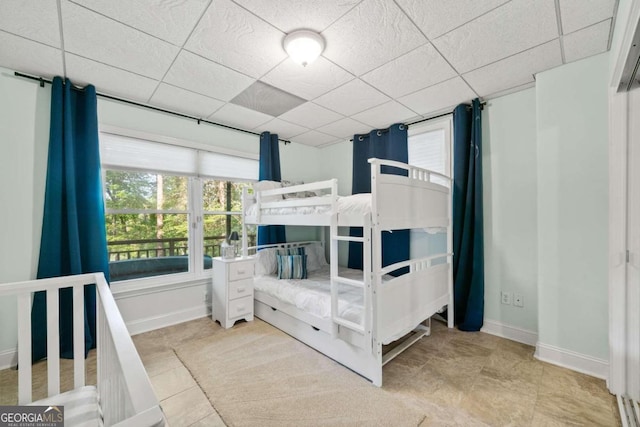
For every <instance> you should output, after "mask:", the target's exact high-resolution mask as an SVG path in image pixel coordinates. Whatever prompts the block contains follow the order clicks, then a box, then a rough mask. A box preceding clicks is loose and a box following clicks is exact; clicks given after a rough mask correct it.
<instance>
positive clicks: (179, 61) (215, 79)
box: [164, 50, 255, 101]
mask: <svg viewBox="0 0 640 427" xmlns="http://www.w3.org/2000/svg"><path fill="white" fill-rule="evenodd" d="M164 81H165V82H167V83H170V84H173V85H175V86H178V87H181V88H184V89H189V90H191V91H193V92H198V93H201V94H203V95H206V96H210V97H212V98H216V99H220V100H222V101H229V100H231V99H232V98H234V97H235V96H236V95H238V94H239V93H240V92H242V91H243V90H245V89H246V88H247V87H249V86H250V85H251V84H252V83H253V82H254V81H255V80H254V79H252V78H250V77H248V76H245V75H244V74H240V73H238V72H237V71H234V70H232V69H230V68H227V67H225V66H223V65H220V64H217V63H215V62H212V61H209V60H207V59H205V58H202V57H200V56H198V55H195V54H193V53H191V52H188V51H185V50H183V51H182V52H180V54H179V55H178V57H177V58H176V60H175V62H174V63H173V65H172V66H171V69H170V70H169V72H168V73H167V75H166V76H165V78H164Z"/></svg>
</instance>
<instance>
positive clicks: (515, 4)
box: [433, 0, 558, 73]
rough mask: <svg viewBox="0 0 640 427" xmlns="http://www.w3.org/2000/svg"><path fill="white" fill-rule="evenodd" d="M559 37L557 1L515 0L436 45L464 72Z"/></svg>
mask: <svg viewBox="0 0 640 427" xmlns="http://www.w3.org/2000/svg"><path fill="white" fill-rule="evenodd" d="M557 37H558V24H557V22H556V9H555V2H554V0H512V1H511V2H509V3H507V4H505V5H503V6H500V7H498V8H496V9H494V10H492V11H491V12H489V13H487V14H485V15H482V16H481V17H479V18H478V19H476V20H474V21H471V22H470V23H468V24H466V25H463V26H462V27H459V28H457V29H455V30H453V31H451V32H449V33H447V34H445V35H444V36H442V37H439V38H437V39H435V40H434V41H433V44H434V45H435V46H436V47H437V48H438V50H439V51H440V52H441V53H442V54H443V55H444V57H445V58H447V59H448V60H449V62H450V63H451V65H453V67H454V68H455V69H456V70H457V71H458V72H460V73H464V72H467V71H471V70H474V69H476V68H479V67H482V66H484V65H487V64H490V63H492V62H495V61H498V60H500V59H503V58H506V57H507V56H510V55H513V54H515V53H518V52H522V51H523V50H526V49H530V48H532V47H534V46H537V45H540V44H542V43H545V42H548V41H551V40H553V39H555V38H557Z"/></svg>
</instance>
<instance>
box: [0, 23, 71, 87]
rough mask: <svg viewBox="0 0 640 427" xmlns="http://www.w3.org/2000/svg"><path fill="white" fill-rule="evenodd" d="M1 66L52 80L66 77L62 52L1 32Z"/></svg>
mask: <svg viewBox="0 0 640 427" xmlns="http://www.w3.org/2000/svg"><path fill="white" fill-rule="evenodd" d="M0 66H2V67H5V68H9V69H13V70H17V71H21V72H23V73H30V74H34V75H37V76H41V77H48V78H51V77H53V76H62V75H64V67H63V64H62V51H61V50H60V49H56V48H53V47H51V46H47V45H45V44H42V43H38V42H34V41H31V40H28V39H25V38H22V37H18V36H14V35H13V34H9V33H5V32H4V31H0Z"/></svg>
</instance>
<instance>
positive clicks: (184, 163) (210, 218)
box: [100, 133, 258, 282]
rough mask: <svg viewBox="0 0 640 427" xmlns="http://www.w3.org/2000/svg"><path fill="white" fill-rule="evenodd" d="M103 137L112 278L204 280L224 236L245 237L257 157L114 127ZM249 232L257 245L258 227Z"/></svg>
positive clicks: (103, 134) (102, 146)
mask: <svg viewBox="0 0 640 427" xmlns="http://www.w3.org/2000/svg"><path fill="white" fill-rule="evenodd" d="M100 143H101V156H102V163H103V174H104V192H105V194H104V197H105V207H106V224H105V226H106V229H107V245H108V252H109V269H110V275H111V281H114V282H115V281H120V280H132V279H141V278H147V277H152V276H160V275H167V274H177V273H181V274H191V275H193V276H194V277H195V278H197V277H199V276H201V275H202V274H203V273H204V272H205V271H206V270H207V269H210V268H211V258H212V257H216V256H219V255H220V244H221V243H222V242H223V241H224V240H225V238H227V237H228V236H229V235H231V233H232V232H234V231H235V232H236V233H237V235H238V237H239V239H241V238H242V217H241V209H242V189H243V188H244V187H246V186H247V185H249V182H250V181H251V180H255V179H256V178H257V175H258V162H257V159H247V158H243V157H239V156H237V155H235V156H234V155H229V154H226V153H213V152H210V151H203V150H198V149H194V148H191V147H185V146H178V145H174V144H165V143H159V142H154V141H149V140H143V139H139V138H130V137H124V136H121V135H114V134H111V133H101V139H100ZM256 157H257V156H256ZM248 234H249V235H248V239H249V243H250V245H252V244H255V243H254V242H255V228H254V229H253V230H250V231H249V233H248ZM238 243H240V242H238Z"/></svg>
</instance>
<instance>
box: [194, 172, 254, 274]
mask: <svg viewBox="0 0 640 427" xmlns="http://www.w3.org/2000/svg"><path fill="white" fill-rule="evenodd" d="M246 187H248V184H247V183H245V182H231V181H220V180H214V179H206V180H203V181H202V200H203V216H202V218H203V233H204V238H203V253H204V254H205V256H209V257H215V256H220V243H221V242H222V241H223V240H224V238H225V236H231V233H232V232H233V231H235V232H237V233H238V237H239V238H240V237H241V234H242V233H241V231H242V217H241V213H242V190H243V188H246ZM248 231H249V233H248V234H249V235H248V239H249V246H255V244H256V227H255V226H251V227H248ZM231 243H233V242H231ZM236 245H238V248H237V250H238V251H239V250H240V249H241V248H240V247H239V245H240V242H239V241H237V242H236ZM204 268H205V269H208V268H211V265H210V264H209V265H207V263H206V261H205V266H204Z"/></svg>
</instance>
